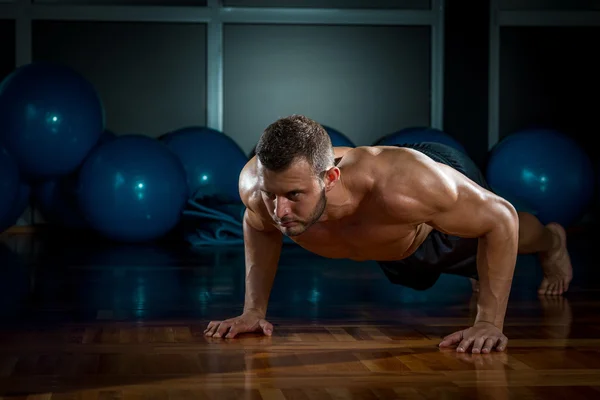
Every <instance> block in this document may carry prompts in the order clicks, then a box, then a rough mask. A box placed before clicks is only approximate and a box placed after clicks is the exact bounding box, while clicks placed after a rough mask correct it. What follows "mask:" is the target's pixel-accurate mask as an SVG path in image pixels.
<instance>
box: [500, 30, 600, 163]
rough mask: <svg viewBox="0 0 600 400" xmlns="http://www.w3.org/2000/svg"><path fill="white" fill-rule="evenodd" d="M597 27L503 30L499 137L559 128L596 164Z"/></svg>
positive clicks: (599, 65) (599, 75) (599, 72)
mask: <svg viewBox="0 0 600 400" xmlns="http://www.w3.org/2000/svg"><path fill="white" fill-rule="evenodd" d="M599 41H600V28H584V27H581V28H579V27H577V28H576V27H535V28H531V27H506V28H502V29H501V41H500V44H501V46H500V65H501V68H500V110H501V112H500V136H501V137H504V136H506V135H509V134H510V133H513V132H515V131H516V130H519V129H523V128H527V127H529V126H543V127H549V128H552V129H557V130H560V131H562V132H564V133H566V134H567V135H569V136H571V137H572V138H574V139H575V140H576V141H577V142H579V143H580V144H581V145H582V146H583V147H584V148H585V149H586V150H587V151H588V153H589V155H590V157H592V158H593V159H595V160H596V161H597V160H598V158H599V155H600V151H599V150H598V147H597V146H594V141H595V140H597V132H598V125H597V120H598V117H597V113H598V106H599V103H600V102H599V101H598V95H597V94H598V90H600V60H599V59H598V55H597V54H596V53H597V48H598V43H599Z"/></svg>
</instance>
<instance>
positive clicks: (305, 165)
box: [256, 115, 339, 236]
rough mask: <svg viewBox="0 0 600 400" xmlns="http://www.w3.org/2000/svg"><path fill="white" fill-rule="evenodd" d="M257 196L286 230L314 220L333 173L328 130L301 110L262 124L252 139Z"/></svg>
mask: <svg viewBox="0 0 600 400" xmlns="http://www.w3.org/2000/svg"><path fill="white" fill-rule="evenodd" d="M256 157H257V159H258V162H257V166H258V176H259V181H260V182H259V183H260V189H261V191H262V196H263V200H264V201H265V204H266V205H267V208H268V210H269V212H270V213H271V216H272V217H273V220H274V221H275V222H277V223H278V224H279V225H280V227H281V229H282V231H283V232H284V233H285V234H287V235H288V236H296V235H299V234H301V233H303V232H304V231H306V230H307V229H308V228H309V227H310V226H311V225H313V224H314V223H315V222H317V221H318V220H319V218H320V217H321V215H322V214H323V212H324V211H325V206H326V204H327V197H326V192H327V191H328V190H330V189H331V188H332V187H333V185H334V184H335V182H336V181H337V179H338V178H339V170H338V169H337V168H336V167H335V166H334V154H333V147H332V145H331V139H330V138H329V134H328V133H327V131H325V129H323V127H322V126H321V125H320V124H318V123H317V122H315V121H313V120H311V119H309V118H307V117H305V116H302V115H292V116H289V117H285V118H281V119H279V120H277V121H275V122H274V123H272V124H271V125H269V126H268V127H267V129H265V131H264V132H263V134H262V136H261V137H260V139H259V141H258V144H257V145H256Z"/></svg>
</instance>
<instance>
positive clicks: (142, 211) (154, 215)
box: [78, 134, 188, 242]
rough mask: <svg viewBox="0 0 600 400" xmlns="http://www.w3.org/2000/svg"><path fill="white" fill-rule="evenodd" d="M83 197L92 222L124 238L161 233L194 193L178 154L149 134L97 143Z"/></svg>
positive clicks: (82, 176) (82, 177)
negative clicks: (189, 193) (189, 191)
mask: <svg viewBox="0 0 600 400" xmlns="http://www.w3.org/2000/svg"><path fill="white" fill-rule="evenodd" d="M78 186H79V187H78V198H79V206H80V207H81V211H82V213H83V215H84V216H85V218H86V221H87V223H88V224H89V226H90V227H91V228H92V229H93V230H95V231H97V232H99V233H100V234H102V235H103V236H105V237H107V238H109V239H111V240H114V241H118V242H145V241H150V240H154V239H158V238H160V237H162V236H164V235H165V234H167V233H168V232H169V231H170V230H171V229H172V228H174V227H175V226H176V225H177V223H178V222H179V220H180V217H181V212H182V211H183V209H184V206H185V204H186V201H187V198H188V190H187V182H186V176H185V170H184V169H183V166H182V165H181V162H180V161H179V159H178V158H177V156H176V155H175V154H173V153H172V152H171V151H169V149H168V148H167V147H166V146H165V145H164V144H163V143H160V142H159V141H158V140H155V139H153V138H150V137H148V136H144V135H138V134H127V135H122V136H119V137H117V138H115V139H113V140H111V141H108V142H107V143H104V144H103V145H101V146H98V147H97V148H95V149H94V150H93V151H92V153H91V154H90V155H89V156H88V158H87V159H86V161H85V162H84V164H83V166H82V167H81V170H80V171H79V185H78Z"/></svg>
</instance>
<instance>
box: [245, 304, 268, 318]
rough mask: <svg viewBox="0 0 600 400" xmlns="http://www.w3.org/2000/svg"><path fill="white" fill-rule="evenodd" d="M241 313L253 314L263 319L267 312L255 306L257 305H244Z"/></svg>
mask: <svg viewBox="0 0 600 400" xmlns="http://www.w3.org/2000/svg"><path fill="white" fill-rule="evenodd" d="M243 314H254V315H256V316H258V317H260V318H262V319H264V318H265V316H266V314H267V312H266V310H264V309H261V308H257V307H244V311H243Z"/></svg>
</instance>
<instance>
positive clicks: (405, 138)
mask: <svg viewBox="0 0 600 400" xmlns="http://www.w3.org/2000/svg"><path fill="white" fill-rule="evenodd" d="M424 142H434V143H441V144H445V145H447V146H450V147H453V148H455V149H456V150H459V151H462V152H463V153H465V154H467V150H466V149H465V148H464V146H463V145H462V144H461V143H460V142H459V141H458V140H456V139H454V138H453V137H452V136H450V135H449V134H447V133H446V132H444V131H441V130H439V129H436V128H429V127H412V128H405V129H402V130H399V131H397V132H393V133H391V134H388V135H386V136H384V137H382V138H380V139H379V140H377V141H376V142H375V143H374V146H393V145H402V144H418V143H424Z"/></svg>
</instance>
